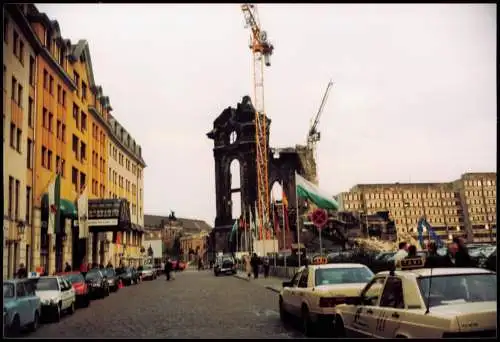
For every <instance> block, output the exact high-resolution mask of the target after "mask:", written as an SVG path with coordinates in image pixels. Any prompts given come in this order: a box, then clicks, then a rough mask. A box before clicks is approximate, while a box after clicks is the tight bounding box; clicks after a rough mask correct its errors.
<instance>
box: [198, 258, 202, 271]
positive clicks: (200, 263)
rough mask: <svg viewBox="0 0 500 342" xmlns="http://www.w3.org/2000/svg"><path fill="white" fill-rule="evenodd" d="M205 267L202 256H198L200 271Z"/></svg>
mask: <svg viewBox="0 0 500 342" xmlns="http://www.w3.org/2000/svg"><path fill="white" fill-rule="evenodd" d="M202 269H203V261H202V260H201V258H200V257H198V271H201V270H202Z"/></svg>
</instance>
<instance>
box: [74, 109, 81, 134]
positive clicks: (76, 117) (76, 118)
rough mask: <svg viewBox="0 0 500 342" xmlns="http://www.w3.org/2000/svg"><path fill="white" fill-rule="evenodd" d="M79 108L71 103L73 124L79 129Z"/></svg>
mask: <svg viewBox="0 0 500 342" xmlns="http://www.w3.org/2000/svg"><path fill="white" fill-rule="evenodd" d="M79 111H80V110H79V108H78V106H77V105H76V103H73V119H74V120H75V123H76V128H78V129H79V128H80V125H79V123H78V112H79Z"/></svg>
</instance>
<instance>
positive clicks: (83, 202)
mask: <svg viewBox="0 0 500 342" xmlns="http://www.w3.org/2000/svg"><path fill="white" fill-rule="evenodd" d="M77 207H78V238H79V239H84V238H87V237H88V236H89V225H88V217H89V197H88V195H87V188H85V189H83V191H82V193H81V194H80V197H78V201H77Z"/></svg>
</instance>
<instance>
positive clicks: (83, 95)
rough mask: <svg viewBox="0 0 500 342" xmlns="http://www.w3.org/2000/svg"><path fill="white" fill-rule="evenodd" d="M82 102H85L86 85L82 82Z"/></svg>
mask: <svg viewBox="0 0 500 342" xmlns="http://www.w3.org/2000/svg"><path fill="white" fill-rule="evenodd" d="M82 100H83V101H85V102H86V101H87V85H86V84H85V82H82Z"/></svg>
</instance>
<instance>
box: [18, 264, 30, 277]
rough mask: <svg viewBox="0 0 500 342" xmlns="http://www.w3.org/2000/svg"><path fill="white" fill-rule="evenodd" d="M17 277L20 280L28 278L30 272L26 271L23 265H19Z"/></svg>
mask: <svg viewBox="0 0 500 342" xmlns="http://www.w3.org/2000/svg"><path fill="white" fill-rule="evenodd" d="M16 277H17V278H19V279H23V278H28V271H27V270H26V267H24V264H23V263H20V264H19V268H18V269H17V272H16Z"/></svg>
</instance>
